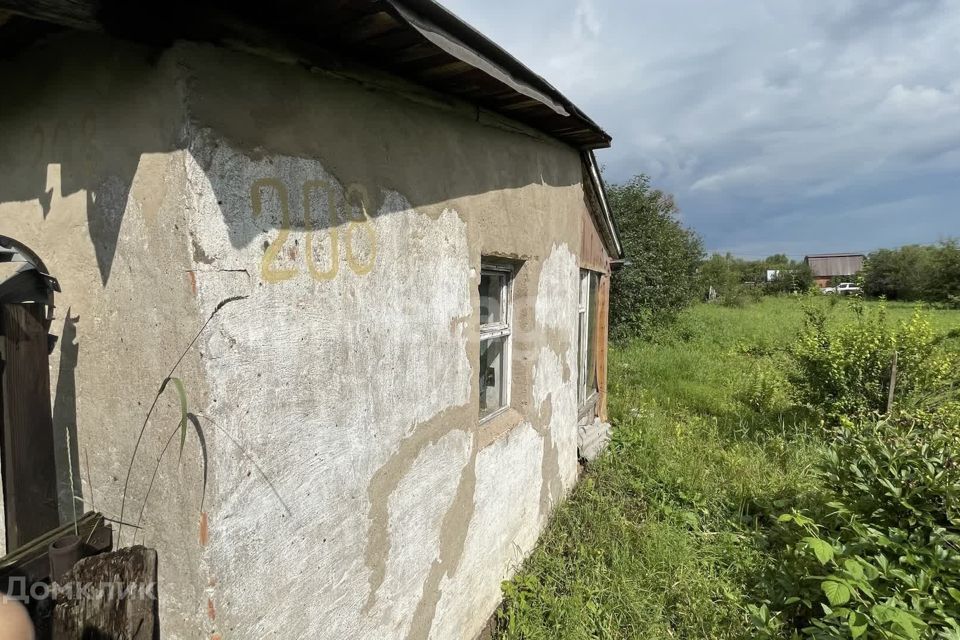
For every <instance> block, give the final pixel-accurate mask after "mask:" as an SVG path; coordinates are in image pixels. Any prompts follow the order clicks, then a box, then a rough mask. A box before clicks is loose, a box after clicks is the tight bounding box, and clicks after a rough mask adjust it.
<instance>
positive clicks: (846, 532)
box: [750, 406, 960, 639]
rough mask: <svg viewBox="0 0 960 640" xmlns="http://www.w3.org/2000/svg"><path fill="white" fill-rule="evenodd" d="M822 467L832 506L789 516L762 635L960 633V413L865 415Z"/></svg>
mask: <svg viewBox="0 0 960 640" xmlns="http://www.w3.org/2000/svg"><path fill="white" fill-rule="evenodd" d="M833 435H834V437H833V440H832V442H831V445H830V447H829V448H828V453H827V455H826V457H825V459H824V460H823V462H822V463H821V465H820V466H819V468H818V470H817V474H818V476H819V478H820V480H821V481H822V482H823V485H824V486H825V487H827V488H828V491H827V495H826V496H823V498H824V502H823V503H822V504H824V505H825V507H823V508H820V509H815V510H814V511H815V512H814V513H813V514H811V513H801V512H799V511H796V510H794V511H793V512H792V513H789V514H785V515H782V516H780V519H779V521H780V527H781V530H780V531H779V536H780V539H779V541H781V542H782V543H783V544H784V547H783V548H784V553H783V555H782V563H781V564H780V565H779V566H777V567H775V569H774V571H772V572H771V575H772V576H773V581H774V585H773V588H772V589H771V597H770V598H769V599H768V600H767V601H766V602H763V603H762V604H759V605H754V606H752V607H750V609H751V612H752V616H753V619H754V623H755V625H756V626H757V627H758V628H759V629H760V634H761V635H762V636H764V637H783V635H784V634H785V632H786V633H790V634H792V636H793V637H799V636H802V637H806V638H860V637H864V638H911V639H913V638H920V637H926V638H960V446H958V443H960V439H958V438H960V411H957V410H956V406H955V408H954V410H953V411H950V412H944V411H939V412H938V413H937V414H936V415H929V414H921V415H916V416H900V417H897V418H888V419H883V420H879V421H867V422H864V423H860V424H855V423H853V422H851V421H849V420H848V421H844V424H843V425H842V427H841V428H840V429H838V430H837V432H836V433H835V434H833Z"/></svg>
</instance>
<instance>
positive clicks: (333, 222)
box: [250, 178, 377, 282]
mask: <svg viewBox="0 0 960 640" xmlns="http://www.w3.org/2000/svg"><path fill="white" fill-rule="evenodd" d="M265 189H273V190H274V191H275V192H276V194H277V200H278V202H279V205H280V228H279V232H278V233H277V237H276V238H275V239H274V240H273V242H271V243H270V244H269V245H267V248H266V249H265V250H264V253H263V259H262V260H261V262H260V273H261V275H262V277H263V279H264V280H265V281H266V282H282V281H283V280H289V279H290V278H292V277H294V276H296V275H297V274H298V273H299V269H297V268H278V267H276V266H274V262H276V260H277V258H279V257H281V255H282V254H281V252H282V250H283V246H284V244H286V242H287V240H288V239H289V238H290V233H291V223H290V197H289V194H288V193H287V188H286V186H285V185H284V184H283V182H281V181H280V180H279V179H277V178H261V179H259V180H256V181H254V183H253V184H252V185H250V201H251V205H252V207H253V217H254V218H259V217H260V216H261V215H263V192H264V190H265ZM321 193H325V194H326V197H327V212H328V215H329V219H328V224H327V233H328V234H329V237H330V266H329V267H328V268H326V269H321V268H320V267H318V266H317V259H316V256H315V254H314V236H315V234H316V233H317V229H316V227H315V226H314V218H313V213H312V211H313V205H314V197H315V196H318V195H320V194H321ZM302 195H303V223H304V228H305V229H306V238H305V241H306V263H307V273H309V274H310V277H312V278H313V279H314V280H318V281H323V280H332V279H334V278H335V277H337V273H338V272H339V270H340V231H339V223H340V216H339V214H338V212H337V200H336V196H337V193H336V190H335V189H334V188H333V186H332V185H331V184H330V183H329V182H327V181H326V180H307V181H306V182H304V183H303V189H302ZM345 200H346V203H345V204H346V206H345V210H346V211H347V220H346V227H345V231H344V237H345V242H346V251H345V254H346V260H347V264H348V265H350V269H351V270H352V271H353V272H354V273H356V274H357V275H361V276H362V275H366V274H368V273H370V271H371V270H372V269H373V265H374V262H375V261H376V258H377V235H376V231H375V230H374V228H373V225H372V224H370V216H369V214H368V203H369V202H370V198H369V195H368V193H367V191H366V189H364V188H363V186H361V185H359V184H351V185H350V186H348V187H347V190H346V198H345ZM354 206H356V208H357V210H358V211H359V214H357V215H356V216H354V215H353V214H352V211H353V208H354ZM357 231H361V232H363V234H364V235H365V236H366V239H367V244H368V250H367V254H368V255H367V257H366V260H365V261H364V260H360V259H358V258H357V255H356V252H355V251H354V238H355V236H354V234H355V233H356V232H357Z"/></svg>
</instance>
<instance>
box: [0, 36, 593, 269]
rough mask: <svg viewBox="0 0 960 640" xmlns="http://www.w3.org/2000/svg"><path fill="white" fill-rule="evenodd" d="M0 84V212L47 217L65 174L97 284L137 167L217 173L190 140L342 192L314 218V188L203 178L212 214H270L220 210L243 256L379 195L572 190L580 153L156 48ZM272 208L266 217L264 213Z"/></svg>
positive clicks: (220, 59) (202, 53)
mask: <svg viewBox="0 0 960 640" xmlns="http://www.w3.org/2000/svg"><path fill="white" fill-rule="evenodd" d="M78 52H82V53H83V55H78ZM0 77H2V78H4V85H5V91H4V93H5V96H4V111H3V115H2V117H0V202H10V201H31V200H38V201H39V203H40V206H41V209H42V212H43V216H44V217H45V218H46V217H47V216H49V215H50V212H51V202H52V201H53V197H54V195H55V193H54V189H55V188H57V187H56V184H55V186H54V187H51V186H50V184H51V182H54V183H56V181H55V179H54V178H55V176H52V175H51V173H52V172H54V171H56V170H57V169H55V168H58V170H59V187H58V188H59V190H60V193H59V194H57V195H58V196H60V197H63V198H67V197H70V196H72V195H74V194H77V193H80V192H83V193H84V194H85V199H86V202H85V206H86V217H87V224H88V228H89V232H90V236H91V240H92V243H93V248H94V252H95V255H96V260H97V266H98V269H99V273H100V277H101V283H102V284H103V285H104V286H106V284H107V282H108V280H109V278H110V271H111V268H112V265H113V260H114V256H115V253H116V250H117V241H118V237H119V234H120V227H121V224H122V221H123V215H124V212H125V210H126V209H127V206H128V204H129V200H130V193H131V188H132V186H133V183H134V181H135V179H136V177H137V171H138V167H139V166H140V164H141V161H142V159H143V157H144V155H145V154H156V153H168V152H173V151H178V150H188V151H190V152H191V153H192V154H193V155H194V157H195V159H196V161H197V162H198V163H199V165H200V166H201V167H203V169H204V171H211V170H215V168H213V167H211V162H212V159H213V157H214V155H215V154H216V145H217V144H218V142H217V141H216V140H214V139H212V138H211V140H210V141H207V140H205V138H204V137H203V136H202V135H201V137H200V138H197V139H194V137H193V136H194V134H193V133H188V132H195V131H199V132H203V131H205V130H208V129H212V130H215V131H216V132H217V140H226V141H227V142H228V143H229V144H230V145H231V147H233V148H236V149H238V150H240V151H241V152H242V153H244V154H245V155H246V156H248V157H249V158H251V159H253V160H255V161H261V160H263V159H267V161H270V159H272V158H277V157H282V156H288V157H292V158H304V159H312V160H316V161H318V162H319V163H320V164H321V165H322V166H323V167H324V169H325V170H326V171H327V172H329V173H330V174H331V175H333V176H336V181H337V182H338V183H339V185H342V186H341V187H340V189H339V195H338V196H337V197H339V198H340V199H341V200H346V201H348V202H349V204H347V203H346V202H340V203H339V205H338V207H339V210H342V211H344V212H345V215H343V214H341V215H340V216H330V215H326V216H321V215H316V216H314V218H315V219H311V220H307V219H306V216H305V215H304V213H303V211H304V209H305V208H307V209H308V208H309V207H311V206H314V205H312V204H311V203H309V202H307V198H313V201H314V202H320V201H321V198H322V195H321V194H319V193H317V192H313V193H310V194H309V195H308V192H310V187H311V185H310V184H307V183H309V182H310V181H309V180H308V181H306V183H305V184H295V185H294V184H284V183H283V182H282V181H281V180H280V179H279V178H278V179H277V180H275V181H272V182H271V181H270V180H269V179H268V180H261V181H260V184H259V185H257V184H253V183H249V184H248V183H242V182H238V181H237V180H236V179H235V178H236V176H214V175H210V176H208V177H209V178H210V183H211V184H212V185H213V187H214V189H215V190H220V191H223V192H218V193H217V194H216V195H217V197H218V203H219V204H221V205H223V203H224V202H230V201H232V202H237V197H238V195H237V193H236V192H237V191H241V190H242V191H243V192H244V193H245V194H246V195H245V197H246V198H247V201H246V202H247V203H248V204H247V205H246V206H249V207H251V209H253V214H254V216H256V215H257V210H256V209H257V199H258V198H260V199H261V202H260V203H259V204H260V206H261V208H262V209H263V210H264V211H263V215H260V216H259V217H258V218H257V219H256V220H254V221H252V222H251V221H249V220H248V221H247V222H246V223H242V224H240V223H238V220H239V219H240V217H239V216H237V215H236V212H232V213H233V215H230V214H231V212H228V211H225V210H223V211H222V213H223V215H224V217H225V222H226V224H227V227H228V233H229V237H230V242H231V243H232V245H233V246H234V247H238V248H239V247H244V246H247V245H248V244H249V243H251V242H253V241H254V240H255V239H257V238H259V237H261V236H262V234H263V232H264V231H265V230H269V229H270V228H273V229H277V228H280V229H284V228H286V229H298V228H308V230H310V229H313V230H320V229H325V228H329V227H331V226H335V225H337V226H339V225H343V224H347V223H349V222H350V221H351V220H354V221H357V218H352V217H351V216H356V215H361V216H362V214H361V213H360V210H361V209H360V206H361V204H362V205H363V208H364V209H366V214H367V215H368V216H375V215H378V214H380V213H381V204H382V202H380V201H379V200H380V199H381V197H382V191H383V190H385V189H386V190H395V191H399V192H401V193H403V195H404V196H405V197H406V198H407V200H408V201H409V202H410V204H411V205H412V206H413V207H416V208H420V207H428V206H430V205H436V204H441V203H443V202H446V201H448V200H451V199H453V198H461V197H465V196H471V195H478V194H484V193H488V192H491V191H501V190H507V189H516V188H521V187H524V186H527V185H531V184H546V185H551V186H570V185H573V184H577V183H579V182H580V177H581V176H580V172H581V170H580V164H579V157H578V155H577V153H576V152H575V151H573V150H572V149H570V150H569V154H566V153H557V149H558V146H557V145H559V143H552V142H546V141H544V140H540V139H537V138H534V137H532V136H525V135H522V134H517V133H512V132H507V131H504V130H502V129H498V128H494V127H481V126H478V125H477V124H476V122H475V121H474V120H471V119H467V118H465V117H464V116H463V115H462V113H460V114H458V113H455V112H454V108H453V107H451V108H449V109H446V110H445V109H444V108H442V107H438V108H436V109H433V108H430V107H425V106H423V105H422V104H417V103H415V102H414V101H412V100H408V99H404V98H400V97H398V96H397V95H396V94H391V93H388V92H386V91H370V90H364V89H362V88H361V87H360V85H359V84H358V83H355V82H352V81H347V80H343V81H334V80H328V79H322V78H321V77H318V76H317V75H315V74H312V73H310V72H308V71H306V70H304V69H303V68H300V67H298V66H293V65H283V64H279V63H276V62H271V61H269V60H266V59H262V58H258V57H254V56H250V55H247V54H242V53H237V52H232V51H227V50H224V49H218V48H215V47H213V46H211V45H203V44H195V43H184V42H181V43H177V44H175V45H173V46H172V47H168V48H159V47H148V46H143V45H135V44H131V43H128V42H122V41H119V40H114V39H111V38H109V37H105V36H97V35H91V34H85V33H78V32H64V33H60V34H57V35H54V36H51V37H49V38H48V39H47V40H46V41H44V42H40V43H36V44H34V45H31V46H29V47H27V48H25V49H22V50H20V51H18V52H17V53H15V54H13V55H12V56H8V57H7V58H6V59H5V60H2V61H0ZM187 122H190V123H191V126H190V127H185V126H184V124H185V123H187ZM294 123H295V124H294ZM194 125H196V126H194ZM267 154H269V155H267ZM312 186H318V185H312ZM158 188H160V187H158ZM225 190H229V192H226V191H225ZM284 191H285V192H284ZM364 198H366V200H367V201H366V202H364ZM284 201H286V202H284ZM304 203H306V204H304ZM224 206H225V205H224ZM316 206H317V207H318V208H319V207H320V206H321V205H319V204H318V205H316ZM268 207H269V209H270V211H273V212H275V213H271V214H270V215H267V208H268ZM284 207H286V208H285V209H284ZM285 213H286V214H287V215H284V214H285ZM337 217H339V218H340V219H339V220H337V219H336V218H337ZM331 218H334V220H333V221H332V222H331Z"/></svg>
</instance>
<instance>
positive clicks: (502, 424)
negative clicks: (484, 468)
mask: <svg viewBox="0 0 960 640" xmlns="http://www.w3.org/2000/svg"><path fill="white" fill-rule="evenodd" d="M522 422H524V418H523V416H522V415H521V414H520V412H519V411H517V410H516V409H514V408H513V407H507V408H506V409H504V410H503V411H500V412H499V413H497V414H495V415H493V416H491V417H490V418H488V419H486V420H484V421H483V422H481V423H480V433H479V434H478V436H477V437H478V438H479V440H480V442H479V445H480V446H479V448H480V449H484V448H485V447H488V446H490V445H491V444H493V443H494V442H496V441H497V440H499V439H500V438H502V437H503V436H504V435H505V434H507V433H510V432H511V431H513V430H514V429H515V428H516V427H518V426H519V425H520V424H521V423H522Z"/></svg>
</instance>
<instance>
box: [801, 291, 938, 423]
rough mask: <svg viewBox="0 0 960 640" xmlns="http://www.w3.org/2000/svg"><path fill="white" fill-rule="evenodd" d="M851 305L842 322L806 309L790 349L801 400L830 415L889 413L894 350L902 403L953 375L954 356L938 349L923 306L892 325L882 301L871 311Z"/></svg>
mask: <svg viewBox="0 0 960 640" xmlns="http://www.w3.org/2000/svg"><path fill="white" fill-rule="evenodd" d="M850 309H851V310H852V317H851V315H850V314H844V316H843V317H842V318H841V319H840V320H841V322H840V323H839V324H837V323H834V324H830V323H828V321H827V320H828V318H827V314H826V313H824V311H823V310H822V309H821V308H819V307H808V308H806V309H805V313H806V319H805V321H804V324H803V328H802V330H801V332H800V335H799V336H798V338H797V341H796V343H795V344H794V346H793V348H792V354H793V358H794V361H795V363H796V368H795V370H794V371H793V373H792V375H791V382H792V383H793V385H794V387H795V388H796V390H797V394H798V398H797V399H798V400H799V401H800V402H801V403H803V404H806V405H808V406H811V407H814V408H817V409H821V410H823V411H824V412H825V413H826V414H827V415H828V416H831V417H837V416H851V417H863V416H866V415H869V414H870V413H883V412H885V411H886V408H887V401H888V396H889V390H890V380H891V370H892V364H893V356H894V353H896V354H897V379H896V389H895V392H896V399H897V401H898V402H901V401H902V400H903V399H914V400H916V399H919V398H922V397H924V396H925V394H930V393H933V392H935V391H936V390H940V389H943V388H944V387H945V386H947V385H948V384H949V383H950V381H951V380H952V379H954V378H955V376H956V374H955V373H954V365H955V364H956V358H955V357H954V356H952V355H951V354H949V353H948V352H946V351H944V350H943V349H942V348H941V347H940V343H939V340H938V339H937V336H936V334H935V332H934V331H933V328H932V326H931V324H930V320H929V318H928V317H927V315H926V314H924V313H923V312H922V311H921V310H919V309H917V311H916V312H915V313H914V314H913V317H912V318H911V319H910V320H909V321H906V322H900V323H897V324H896V325H892V324H891V323H889V322H888V321H887V317H886V309H885V306H884V305H883V304H881V305H879V306H877V307H876V308H873V309H869V310H868V309H866V308H865V307H864V305H863V304H862V303H861V302H859V301H854V302H853V303H852V305H851V306H850ZM931 397H932V396H931Z"/></svg>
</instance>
